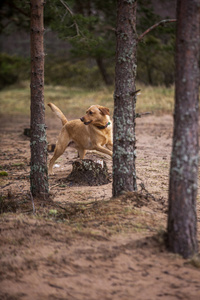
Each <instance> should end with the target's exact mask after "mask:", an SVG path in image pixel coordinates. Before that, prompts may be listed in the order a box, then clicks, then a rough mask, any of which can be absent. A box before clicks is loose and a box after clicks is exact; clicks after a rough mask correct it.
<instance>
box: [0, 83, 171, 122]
mask: <svg viewBox="0 0 200 300" xmlns="http://www.w3.org/2000/svg"><path fill="white" fill-rule="evenodd" d="M137 89H141V95H139V96H138V97H137V105H136V111H137V112H138V113H141V112H151V113H153V114H156V115H158V114H161V113H172V111H173V103H174V88H173V87H171V88H166V87H163V86H159V87H152V86H145V85H141V84H137ZM113 93H114V88H101V89H99V90H98V89H94V90H88V89H82V88H74V87H71V88H69V87H64V86H45V93H44V96H45V104H47V103H48V102H53V103H55V104H56V105H58V106H59V107H60V108H61V110H63V112H64V113H65V114H66V115H67V116H68V117H70V116H73V117H74V116H77V117H79V116H80V115H82V114H83V112H85V109H86V108H87V107H88V106H90V105H91V104H100V105H105V106H108V107H109V108H110V110H111V113H113ZM0 111H1V113H9V114H16V113H18V114H25V115H28V114H29V112H30V88H29V83H28V82H23V83H21V84H20V85H18V86H12V87H9V88H6V89H4V90H2V91H0ZM48 113H50V111H49V110H48V109H47V114H48Z"/></svg>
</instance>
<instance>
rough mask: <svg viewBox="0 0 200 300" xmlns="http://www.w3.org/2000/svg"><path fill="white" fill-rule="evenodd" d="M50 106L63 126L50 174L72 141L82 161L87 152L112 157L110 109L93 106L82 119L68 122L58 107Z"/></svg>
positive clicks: (51, 104) (52, 159)
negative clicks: (93, 151)
mask: <svg viewBox="0 0 200 300" xmlns="http://www.w3.org/2000/svg"><path fill="white" fill-rule="evenodd" d="M48 106H49V107H50V108H51V110H52V111H53V112H54V113H55V114H56V115H57V117H58V118H59V119H60V120H61V122H62V125H63V127H62V129H61V132H60V134H59V137H58V140H57V143H56V148H55V150H54V154H53V157H52V158H51V160H50V163H49V174H52V173H53V165H54V163H55V161H56V160H57V158H58V157H60V156H61V155H62V154H63V153H64V151H65V149H66V148H67V146H68V145H69V143H70V142H71V141H73V142H74V143H75V146H76V148H77V150H78V153H79V157H80V158H81V159H83V158H84V156H85V154H86V150H97V151H100V152H103V153H106V154H109V155H110V156H112V148H113V140H112V123H111V120H110V113H109V109H108V108H106V107H103V106H100V105H92V106H90V108H88V110H87V111H86V114H85V116H83V117H82V118H81V119H77V120H72V121H68V120H67V118H66V117H65V116H64V114H63V113H62V112H61V110H60V109H59V108H58V107H57V106H56V105H54V104H53V103H49V104H48ZM104 146H106V147H104Z"/></svg>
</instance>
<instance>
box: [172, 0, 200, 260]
mask: <svg viewBox="0 0 200 300" xmlns="http://www.w3.org/2000/svg"><path fill="white" fill-rule="evenodd" d="M199 24H200V1H199V0H190V1H189V0H178V1H177V35H176V37H177V39H176V82H175V84H176V88H175V114H174V136H173V149H172V157H171V169H170V187H169V216H168V246H169V249H170V250H171V251H173V252H175V253H179V254H181V255H182V256H183V257H185V258H187V257H190V256H192V255H193V254H194V253H195V252H197V237H196V231H197V224H196V196H197V187H198V185H197V178H198V93H199V65H198V63H199V41H200V32H199Z"/></svg>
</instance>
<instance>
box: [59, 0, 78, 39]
mask: <svg viewBox="0 0 200 300" xmlns="http://www.w3.org/2000/svg"><path fill="white" fill-rule="evenodd" d="M60 2H61V3H62V4H63V5H64V7H65V8H66V9H67V11H68V12H69V13H70V15H71V16H72V17H73V20H74V25H75V27H76V33H77V35H78V36H79V35H80V30H79V27H78V24H77V22H76V20H75V19H74V13H73V11H72V10H71V9H70V8H69V6H68V5H67V3H65V2H64V1H63V0H60Z"/></svg>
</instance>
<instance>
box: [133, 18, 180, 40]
mask: <svg viewBox="0 0 200 300" xmlns="http://www.w3.org/2000/svg"><path fill="white" fill-rule="evenodd" d="M172 22H176V19H169V20H162V21H160V22H158V23H156V24H154V25H153V26H151V27H149V28H148V29H147V30H146V31H145V32H143V33H142V34H141V35H140V36H139V37H138V42H140V41H141V40H142V39H143V38H144V36H145V35H146V34H147V33H149V32H150V31H151V30H153V29H154V28H156V27H158V26H163V25H164V24H166V23H172Z"/></svg>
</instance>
